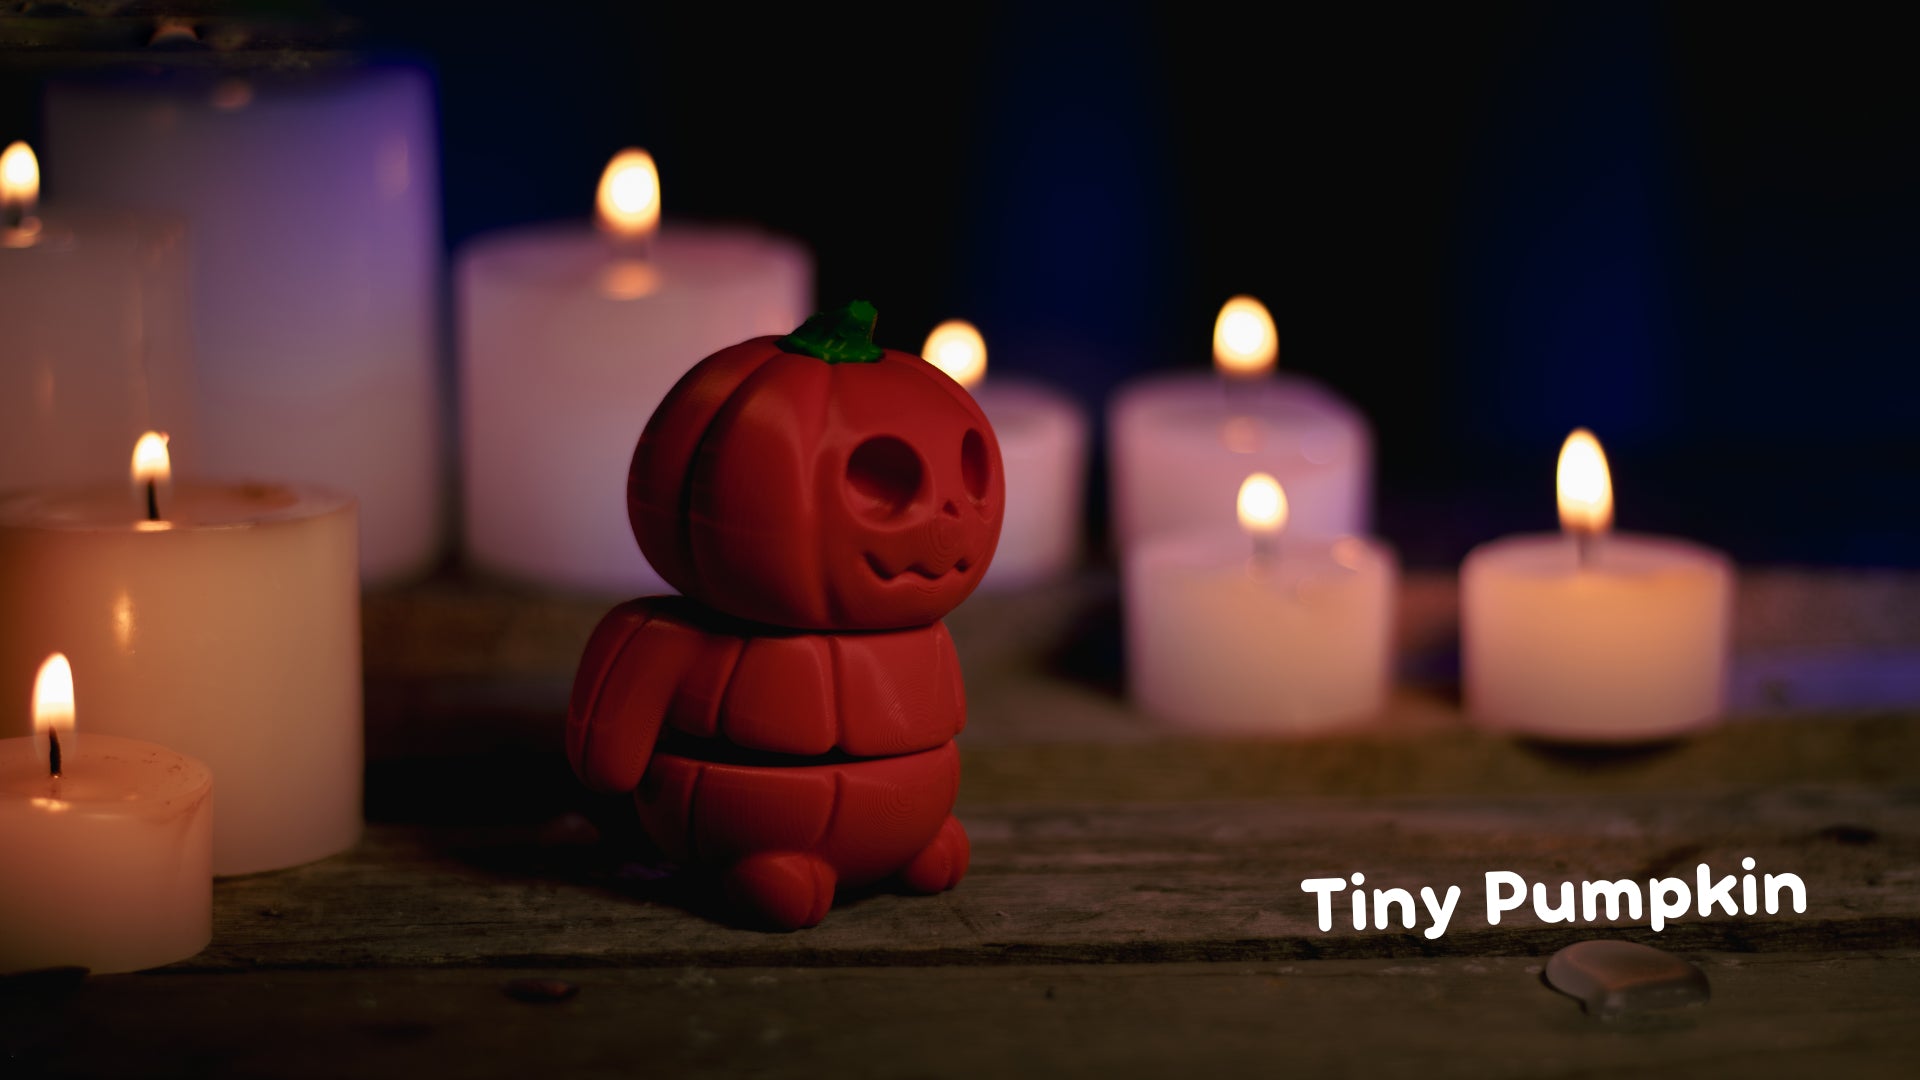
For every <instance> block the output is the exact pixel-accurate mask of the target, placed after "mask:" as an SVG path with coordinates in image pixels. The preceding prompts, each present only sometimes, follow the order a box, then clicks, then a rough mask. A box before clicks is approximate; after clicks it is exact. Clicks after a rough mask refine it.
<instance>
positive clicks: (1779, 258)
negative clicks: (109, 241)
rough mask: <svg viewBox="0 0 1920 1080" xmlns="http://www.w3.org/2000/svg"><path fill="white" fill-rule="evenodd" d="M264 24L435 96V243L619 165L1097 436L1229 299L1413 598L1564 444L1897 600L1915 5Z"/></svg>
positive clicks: (890, 329) (891, 12)
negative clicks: (1083, 423) (1410, 577)
mask: <svg viewBox="0 0 1920 1080" xmlns="http://www.w3.org/2000/svg"><path fill="white" fill-rule="evenodd" d="M80 6H82V7H85V6H86V5H80ZM96 6H98V5H96ZM108 6H113V5H108ZM123 6H125V5H123ZM178 6H179V7H183V8H188V9H193V8H198V9H208V8H231V7H234V6H235V5H207V4H200V5H178ZM5 7H6V11H7V13H8V14H10V15H18V14H21V13H22V12H26V13H27V14H35V13H44V12H45V11H46V10H48V9H50V8H57V7H59V5H45V4H40V5H32V4H28V5H21V4H12V5H6V6H5ZM156 7H158V6H157V5H152V4H137V5H131V8H132V9H134V11H135V12H136V13H139V14H144V13H147V12H150V11H152V10H154V9H156ZM270 7H271V9H272V10H274V11H276V12H278V13H279V14H282V15H286V14H288V13H291V14H292V15H294V16H298V17H310V16H313V15H327V14H329V13H330V15H331V16H333V17H344V18H345V19H346V20H347V21H348V22H349V23H350V24H351V25H350V26H348V27H346V28H344V29H330V30H329V31H328V32H329V34H331V35H333V36H335V37H337V38H338V39H339V40H340V41H341V42H343V43H351V44H356V45H358V46H361V47H363V48H366V49H369V50H370V51H372V52H373V53H375V54H377V55H379V56H382V57H383V58H386V59H389V60H397V61H401V62H410V63H417V64H421V65H424V66H426V67H427V68H428V69H430V70H431V71H432V72H433V73H434V74H435V77H436V79H437V82H438V87H439V97H440V110H441V137H442V173H443V192H444V206H445V224H446V239H447V244H448V247H449V250H452V249H455V248H457V247H458V246H459V245H460V244H462V243H463V242H464V241H466V240H468V239H470V238H471V237H473V236H475V235H477V234H479V233H482V232H485V231H487V230H490V229H494V228H499V227H501V226H505V225H511V224H516V223H520V222H527V221H536V220H543V219H550V218H555V217H567V216H574V217H584V216H585V215H586V214H587V212H588V210H589V208H590V204H591V197H592V193H593V187H594V184H595V182H596V180H597V178H598V175H599V172H600V170H601V168H602V167H603V166H604V165H605V163H606V160H607V158H608V157H609V156H611V155H612V153H613V152H614V151H616V150H618V149H619V148H620V147H622V146H624V145H629V144H634V145H642V146H645V147H647V148H648V149H649V150H651V151H652V153H653V154H654V156H655V158H656V159H657V160H658V162H659V163H660V167H661V170H662V175H663V189H664V192H665V199H666V206H667V214H668V217H669V219H670V220H671V219H672V218H674V217H681V218H705V219H719V220H745V221H754V222H758V223H761V224H763V225H766V226H768V227H770V228H773V229H776V230H779V231H782V232H786V233H789V234H791V235H793V236H795V237H798V238H799V239H801V240H803V241H804V242H805V243H807V244H808V245H809V246H810V247H811V248H812V249H813V251H814V252H815V254H816V256H817V258H818V262H819V277H818V292H819V296H820V298H821V299H822V300H823V301H824V302H839V301H842V300H845V299H849V298H854V297H863V298H867V299H871V300H873V301H874V302H875V303H876V304H877V305H878V307H879V309H880V312H881V326H880V337H881V339H882V343H883V344H887V345H890V346H893V347H898V348H907V349H915V348H917V347H918V346H919V344H920V341H921V339H922V337H923V336H924V335H925V333H926V331H927V330H928V329H929V328H930V327H931V326H932V325H933V324H934V323H935V322H937V321H939V320H941V319H943V318H948V317H956V316H957V317H964V318H968V319H971V320H972V321H974V322H975V323H977V324H978V325H979V326H980V327H981V329H982V331H983V332H984V333H985V335H986V336H987V339H988V343H989V346H990V347H991V350H992V357H993V364H994V367H995V369H996V370H1000V371H1021V372H1026V373H1029V374H1032V375H1035V376H1041V377H1045V378H1048V379H1052V380H1054V381H1056V382H1058V383H1060V384H1062V385H1063V386H1064V387H1066V388H1067V389H1068V390H1069V391H1070V392H1071V393H1073V394H1074V395H1075V396H1077V397H1078V398H1079V399H1080V400H1081V401H1082V402H1083V403H1085V404H1086V405H1087V406H1088V407H1089V408H1090V409H1091V410H1093V411H1094V412H1095V414H1096V415H1097V414H1098V411H1099V409H1100V408H1101V407H1102V406H1103V403H1104V401H1105V398H1106V395H1107V394H1108V392H1109V391H1110V390H1111V389H1112V388H1113V387H1114V386H1115V385H1116V384H1117V383H1118V382H1120V381H1121V380H1123V379H1125V378H1127V377H1128V376H1131V375H1134V374H1137V373H1140V372H1144V371H1149V370H1154V369H1160V368H1169V367H1189V368H1196V369H1197V368H1204V367H1205V366H1206V365H1207V364H1208V363H1209V361H1210V339H1211V333H1212V325H1213V317H1214V314H1215V312H1216V311H1217V309H1218V307H1219V305H1220V303H1221V302H1222V301H1223V300H1225V299H1226V297H1227V296H1229V295H1231V294H1233V293H1240V292H1246V293H1251V294H1253V295H1256V296H1259V297H1261V298H1262V299H1263V300H1265V301H1266V302H1267V303H1268V304H1269V305H1270V306H1271V307H1272V308H1273V310H1274V313H1275V316H1276V319H1277V321H1278V323H1279V326H1280V333H1281V363H1282V365H1283V367H1285V368H1288V369H1291V370H1294V371H1297V372H1303V373H1306V374H1310V375H1313V376H1315V377H1317V378H1320V379H1322V380H1324V381H1326V382H1327V383H1329V384H1331V385H1332V386H1334V387H1335V388H1337V389H1338V390H1340V391H1341V392H1342V393H1344V394H1345V395H1347V396H1348V397H1350V398H1351V399H1353V400H1354V401H1355V402H1356V403H1358V404H1359V406H1360V407H1361V408H1362V409H1363V410H1364V411H1365V412H1366V413H1367V414H1368V415H1369V416H1370V417H1371V418H1372V420H1373V422H1374V425H1375V428H1376V433H1377V437H1378V442H1379V474H1378V492H1379V494H1378V499H1377V503H1378V521H1379V531H1380V532H1381V533H1382V534H1384V535H1385V536H1386V537H1387V538H1388V539H1389V540H1391V541H1392V542H1393V543H1394V544H1396V545H1397V546H1398V547H1399V548H1400V549H1401V551H1402V554H1403V556H1404V557H1405V559H1406V561H1407V562H1408V563H1410V564H1412V565H1415V566H1445V565H1450V564H1452V563H1453V562H1455V561H1456V560H1458V559H1459V557H1460V556H1461V555H1462V554H1464V553H1465V551H1466V549H1467V548H1468V547H1470V546H1471V545H1472V544H1474V543H1476V542H1478V541H1481V540H1484V539H1487V538H1490V537H1492V536H1495V535H1499V534H1501V533H1504V532H1508V531H1513V530H1517V529H1535V528H1551V527H1554V524H1555V516H1554V506H1553V490H1552V482H1553V465H1554V458H1555V455H1556V453H1557V450H1558V447H1559V443H1560V440H1561V439H1562V438H1563V437H1564V436H1565V434H1566V432H1567V431H1568V430H1569V429H1570V428H1572V427H1573V426H1575V425H1582V424H1583V425H1586V426H1588V427H1591V428H1592V429H1594V431H1595V432H1596V433H1597V434H1598V435H1599V436H1600V438H1601V440H1602V441H1603V442H1604V443H1605V444H1606V446H1607V448H1608V451H1609V454H1610V456H1611V457H1612V460H1613V466H1614V481H1615V487H1616V491H1617V495H1618V499H1619V512H1618V522H1619V524H1620V526H1621V527H1622V528H1628V529H1639V530H1647V531H1658V532H1669V533H1678V534H1683V535H1687V536H1691V537H1694V538H1696V539H1699V540H1702V541H1705V542H1708V543H1712V544H1715V545H1718V546H1721V547H1724V548H1726V549H1728V550H1729V551H1730V552H1731V553H1732V554H1733V555H1734V556H1735V557H1736V558H1739V559H1741V560H1743V561H1747V562H1755V563H1757V562H1776V563H1777V562H1807V563H1823V564H1839V565H1855V566H1882V565H1894V566H1914V565H1920V545H1917V544H1916V542H1915V541H1916V537H1920V506H1916V503H1915V498H1914V495H1915V489H1916V486H1917V485H1916V483H1915V481H1916V478H1920V404H1916V403H1917V402H1920V375H1917V374H1916V372H1915V365H1914V361H1915V360H1916V358H1920V331H1916V314H1917V313H1920V288H1917V286H1920V273H1917V272H1916V252H1917V251H1920V211H1917V210H1916V206H1917V205H1920V157H1917V156H1916V152H1915V144H1916V135H1917V134H1920V85H1917V84H1920V77H1916V75H1915V71H1916V65H1915V64H1914V63H1913V62H1912V58H1911V38H1910V37H1909V36H1908V35H1907V34H1906V33H1904V29H1905V26H1904V22H1902V21H1900V20H1899V19H1898V18H1897V15H1896V13H1895V11H1894V9H1885V10H1882V9H1877V8H1849V7H1840V6H1834V5H1821V6H1819V7H1817V8H1815V7H1801V8H1787V7H1780V8H1775V7H1772V6H1766V5H1740V6H1734V5H1716V4H1675V5H1634V4H1607V5H1601V4H1572V5H1567V4H1551V5H1549V4H1511V5H1507V4H1487V5H1418V6H1415V5H1408V6H1406V7H1404V8H1403V7H1394V6H1384V5H1365V6H1361V5H1325V6H1321V5H1312V6H1307V5H1302V6H1298V7H1296V6H1285V7H1276V8H1270V9H1267V10H1264V11H1257V12H1248V11H1241V10H1238V9H1236V8H1234V7H1229V6H1225V5H1220V6H1215V5H1210V4H1204V3H1181V4H1166V5H1133V4H1102V5H1089V6H1086V7H1084V8H1079V7H1074V6H1070V5H997V4H965V5H940V6H919V5H915V6H907V5H900V6H896V7H892V8H878V9H871V10H851V9H831V8H828V7H823V6H819V5H792V6H790V7H789V8H788V9H787V10H785V11H763V10H758V9H752V8H747V7H739V6H734V5H727V4H716V3H681V4H652V3H633V4H613V3H607V4H600V5H549V6H544V7H543V6H541V5H529V4H515V5H504V4H484V3H473V4H461V5H449V4H440V3H427V2H424V0H389V2H384V3H382V2H376V0H362V2H350V3H336V4H332V5H328V6H327V8H325V9H321V8H318V7H314V6H311V5H285V4H282V5H271V6H270ZM328 25H329V26H330V27H337V25H338V24H336V23H329V24H328ZM46 75H47V71H46V69H45V65H44V64H42V65H38V66H34V65H13V67H12V69H11V70H10V73H9V75H8V78H7V82H6V84H5V87H4V89H5V90H6V91H7V94H6V101H5V103H4V106H0V109H4V111H0V123H4V125H5V132H0V133H13V132H19V133H25V134H26V135H27V136H28V137H32V135H33V134H35V127H36V123H35V120H36V115H37V105H36V102H35V95H36V91H37V87H38V85H39V84H40V81H41V80H42V79H44V78H45V77H46ZM6 137H8V138H11V137H14V136H13V135H12V134H7V135H6ZM1096 481H1097V482H1096V484H1095V486H1094V489H1093V490H1094V492H1095V495H1096V497H1095V500H1094V505H1093V506H1092V507H1091V508H1090V515H1089V516H1090V525H1091V526H1092V527H1093V528H1094V530H1095V538H1096V544H1097V543H1098V540H1099V538H1100V535H1101V533H1102V532H1103V530H1102V529H1101V528H1100V524H1101V522H1102V520H1103V518H1104V498H1103V492H1102V491H1101V488H1102V486H1103V484H1104V474H1101V475H1099V476H1097V477H1096Z"/></svg>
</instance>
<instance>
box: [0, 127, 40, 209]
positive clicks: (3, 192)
mask: <svg viewBox="0 0 1920 1080" xmlns="http://www.w3.org/2000/svg"><path fill="white" fill-rule="evenodd" d="M39 199H40V159H39V158H36V157H34V156H33V147H31V146H28V145H27V144H26V143H23V142H15V143H13V144H11V145H9V146H8V147H7V149H6V150H5V151H4V152H0V202H4V203H5V204H6V205H7V207H8V208H9V209H13V208H18V209H19V210H20V211H22V212H23V213H24V214H25V215H26V216H27V217H32V216H33V208H34V204H35V203H36V202H38V201H39Z"/></svg>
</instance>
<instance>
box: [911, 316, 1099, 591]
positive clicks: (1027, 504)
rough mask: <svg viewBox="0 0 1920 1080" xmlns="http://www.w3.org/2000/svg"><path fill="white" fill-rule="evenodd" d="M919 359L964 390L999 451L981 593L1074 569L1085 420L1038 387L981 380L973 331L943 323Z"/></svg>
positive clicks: (980, 347)
mask: <svg viewBox="0 0 1920 1080" xmlns="http://www.w3.org/2000/svg"><path fill="white" fill-rule="evenodd" d="M921 355H922V356H923V357H925V358H926V360H927V361H928V362H929V363H931V364H933V366H935V367H937V368H939V369H940V370H941V371H944V372H946V373H947V374H948V375H949V376H951V377H952V378H953V380H954V381H955V382H957V383H959V384H960V385H961V386H964V387H966V388H967V391H968V392H969V393H971V394H972V395H973V399H974V401H975V402H977V403H978V404H979V406H980V411H982V412H984V413H986V414H987V420H988V421H989V422H990V423H992V424H993V433H994V436H995V438H996V439H997V440H998V441H999V443H1000V460H1001V462H1002V467H1003V468H1005V469H1006V473H1007V504H1006V506H1007V509H1006V515H1005V516H1004V517H1003V518H1002V519H1001V521H1002V524H1001V526H1000V543H999V546H998V547H996V548H995V549H994V554H993V562H992V563H990V564H989V565H988V566H987V573H986V576H985V577H983V578H981V579H980V587H981V588H982V589H986V590H989V591H994V590H1002V591H1004V590H1010V589H1022V588H1026V587H1028V586H1033V585H1040V584H1044V583H1046V582H1048V581H1052V580H1054V579H1056V578H1059V577H1060V576H1061V575H1063V574H1065V573H1067V572H1068V571H1070V570H1071V569H1073V566H1074V563H1075V561H1076V560H1077V559H1078V558H1079V554H1080V514H1081V507H1082V504H1083V499H1084V497H1085V491H1086V469H1087V418H1086V415H1085V413H1083V412H1082V411H1081V409H1080V407H1079V406H1077V405H1075V404H1074V403H1073V402H1072V400H1070V399H1069V398H1068V397H1067V396H1066V395H1064V394H1062V393H1060V392H1059V391H1057V390H1054V389H1053V388H1052V387H1049V386H1047V385H1045V384H1043V383H1037V382H1032V381H1027V380H1021V379H1007V378H1000V377H995V378H993V379H991V380H989V379H987V378H986V374H987V343H986V341H985V340H984V339H983V338H982V337H981V336H980V331H979V330H977V329H975V328H974V326H973V324H972V323H969V322H965V321H963V320H960V319H950V320H948V321H947V322H944V323H941V324H940V325H939V326H936V327H934V328H933V332H932V333H931V334H928V335H927V342H926V345H925V346H924V347H923V348H922V349H921Z"/></svg>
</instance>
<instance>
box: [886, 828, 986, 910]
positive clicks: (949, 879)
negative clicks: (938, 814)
mask: <svg viewBox="0 0 1920 1080" xmlns="http://www.w3.org/2000/svg"><path fill="white" fill-rule="evenodd" d="M972 855H973V845H971V844H969V843H968V842H967V830H965V829H963V828H961V827H960V822H959V820H958V819H956V818H955V817H954V816H953V815H952V814H948V815H947V820H946V821H945V822H943V823H942V824H941V826H940V831H939V833H937V834H935V836H934V838H933V842H932V843H930V844H928V845H927V846H926V847H925V848H923V849H921V851H920V854H918V855H915V856H914V857H913V861H912V862H910V863H908V864H907V868H906V869H905V870H902V871H900V879H901V880H902V881H904V882H906V884H907V888H909V889H912V890H914V891H915V892H923V893H937V892H945V891H946V890H948V889H951V888H953V887H954V886H955V885H958V884H960V879H961V878H963V877H965V876H966V873H967V861H968V860H969V859H970V858H971V857H972Z"/></svg>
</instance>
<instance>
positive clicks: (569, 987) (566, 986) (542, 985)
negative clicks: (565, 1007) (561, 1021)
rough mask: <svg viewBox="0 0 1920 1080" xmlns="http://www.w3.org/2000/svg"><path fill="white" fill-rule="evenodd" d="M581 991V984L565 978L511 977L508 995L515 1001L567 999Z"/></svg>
mask: <svg viewBox="0 0 1920 1080" xmlns="http://www.w3.org/2000/svg"><path fill="white" fill-rule="evenodd" d="M579 992H580V984H578V983H570V982H568V981H567V980H565V979H509V980H507V996H508V997H510V998H512V999H514V1000H515V1001H531V1002H536V1003H538V1002H547V1001H565V1000H567V999H568V998H570V997H572V996H573V995H575V994H577V993H579Z"/></svg>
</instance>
